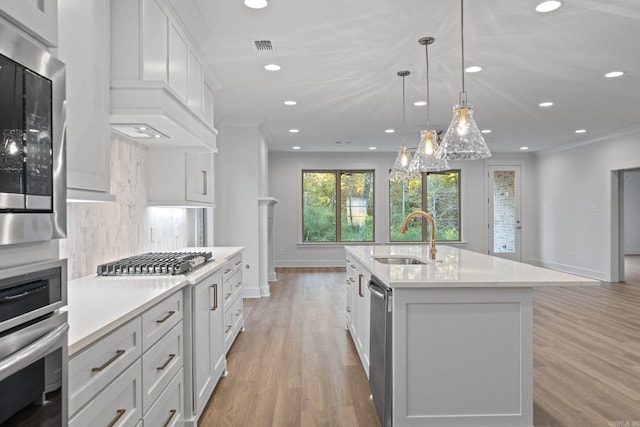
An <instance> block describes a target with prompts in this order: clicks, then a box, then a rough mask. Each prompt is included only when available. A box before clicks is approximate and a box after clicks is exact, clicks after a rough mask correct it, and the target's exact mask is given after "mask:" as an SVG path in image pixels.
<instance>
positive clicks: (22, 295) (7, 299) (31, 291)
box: [0, 285, 47, 304]
mask: <svg viewBox="0 0 640 427" xmlns="http://www.w3.org/2000/svg"><path fill="white" fill-rule="evenodd" d="M46 288H47V285H42V286H38V287H37V288H33V289H29V290H28V291H24V292H22V293H20V294H16V295H9V296H6V297H2V298H0V304H4V303H8V302H14V301H15V300H18V299H22V298H25V297H28V296H29V295H32V294H35V293H36V292H40V291H42V290H43V289H46Z"/></svg>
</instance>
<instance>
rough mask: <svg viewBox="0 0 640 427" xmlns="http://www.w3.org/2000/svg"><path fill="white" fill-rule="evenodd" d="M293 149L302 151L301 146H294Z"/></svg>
mask: <svg viewBox="0 0 640 427" xmlns="http://www.w3.org/2000/svg"><path fill="white" fill-rule="evenodd" d="M291 149H292V150H299V149H300V147H299V146H297V145H294V146H293V147H291Z"/></svg>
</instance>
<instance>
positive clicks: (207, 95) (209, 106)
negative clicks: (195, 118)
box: [202, 83, 215, 127]
mask: <svg viewBox="0 0 640 427" xmlns="http://www.w3.org/2000/svg"><path fill="white" fill-rule="evenodd" d="M202 97H203V99H202V117H203V118H204V121H205V122H206V123H207V124H208V125H209V126H211V127H215V123H214V120H213V111H214V107H213V106H214V103H213V89H211V88H210V87H209V85H208V84H206V83H205V85H204V91H203V93H202Z"/></svg>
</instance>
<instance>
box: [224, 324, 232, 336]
mask: <svg viewBox="0 0 640 427" xmlns="http://www.w3.org/2000/svg"><path fill="white" fill-rule="evenodd" d="M230 330H231V325H229V326H227V329H225V330H224V333H225V334H226V333H227V332H229V331H230Z"/></svg>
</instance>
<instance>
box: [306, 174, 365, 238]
mask: <svg viewBox="0 0 640 427" xmlns="http://www.w3.org/2000/svg"><path fill="white" fill-rule="evenodd" d="M373 175H374V174H373V171H341V170H333V171H326V170H323V171H302V205H303V218H302V231H303V235H302V241H303V242H372V241H373V240H374V233H373V230H374V221H373V217H374V203H373Z"/></svg>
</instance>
